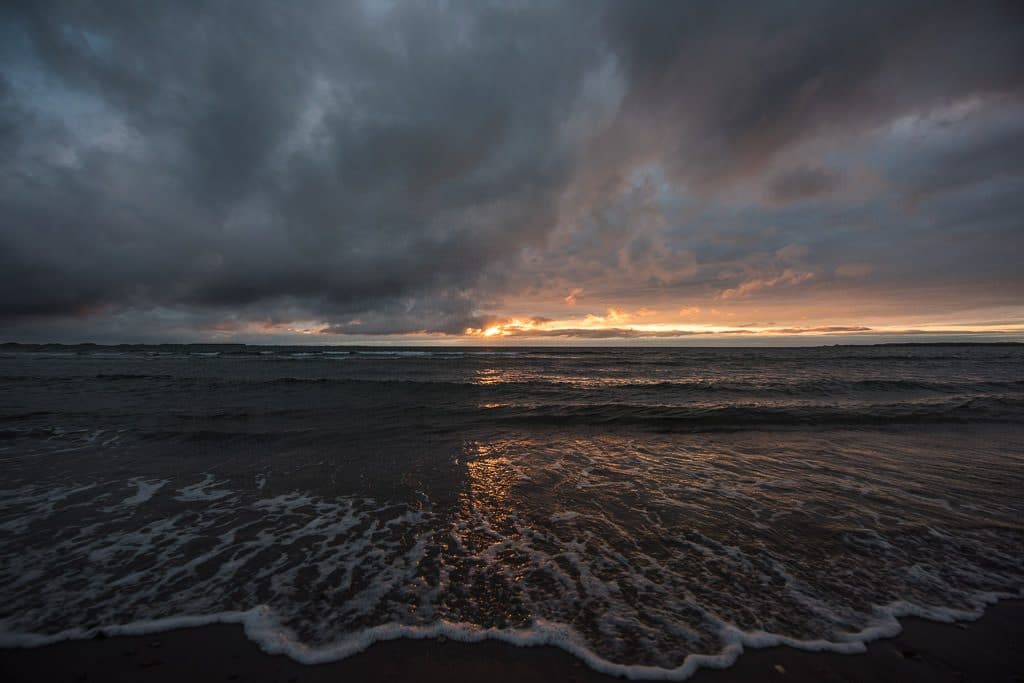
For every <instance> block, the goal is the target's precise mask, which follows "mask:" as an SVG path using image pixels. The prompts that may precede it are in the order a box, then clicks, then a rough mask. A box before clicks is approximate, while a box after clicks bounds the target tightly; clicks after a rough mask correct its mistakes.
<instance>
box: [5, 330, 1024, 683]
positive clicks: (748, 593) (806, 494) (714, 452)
mask: <svg viewBox="0 0 1024 683" xmlns="http://www.w3.org/2000/svg"><path fill="white" fill-rule="evenodd" d="M0 464H2V473H3V475H2V479H0V646H5V647H19V646H30V645H38V644H43V643H48V642H54V641H57V640H62V639H68V638H88V637H94V636H96V635H97V634H100V633H103V634H106V635H115V634H128V633H146V632H151V631H158V630H162V629H167V628H173V627H177V626H188V625H199V624H205V623H211V622H236V623H240V624H242V625H243V626H244V628H245V630H246V633H247V635H248V636H249V637H250V638H251V639H253V640H254V641H256V642H257V643H258V644H259V645H260V646H261V647H263V648H264V649H265V650H267V651H269V652H276V653H286V654H288V655H289V656H291V657H293V658H295V659H297V660H299V661H302V662H309V663H315V662H322V661H329V660H333V659H339V658H342V657H345V656H348V655H350V654H353V653H355V652H358V651H360V650H362V649H365V648H366V647H367V646H369V645H371V644H372V643H373V642H376V641H379V640H384V639H392V638H402V637H408V638H424V637H444V638H452V639H459V640H470V641H475V640H481V639H485V638H493V639H498V640H503V641H506V642H511V643H516V644H523V645H531V644H551V645H556V646H558V647H561V648H563V649H565V650H567V651H569V652H570V653H572V654H574V655H576V656H578V657H579V658H580V659H582V660H583V661H584V662H586V663H587V664H588V665H590V666H592V667H594V668H596V669H598V670H600V671H605V672H608V673H613V674H619V675H627V676H632V677H638V676H646V677H660V678H669V679H672V678H675V679H681V678H685V677H686V676H687V675H689V674H690V673H692V671H693V670H694V669H696V668H697V667H699V666H724V665H727V664H729V663H730V662H732V661H734V660H735V658H736V657H737V656H738V655H739V654H740V652H741V651H742V649H743V648H744V647H757V646H764V645H770V644H789V645H792V646H795V647H802V648H809V649H821V650H832V651H838V652H857V651H860V650H861V649H863V647H864V645H863V643H864V642H865V641H867V640H870V639H872V638H877V637H880V636H884V635H891V634H894V633H895V632H896V631H897V630H898V622H897V621H896V619H897V617H900V616H906V615H918V616H923V617H927V618H931V619H938V620H952V619H959V618H971V617H976V616H977V615H979V614H980V612H981V611H982V610H983V609H984V606H985V605H986V604H988V603H991V602H993V601H995V600H997V599H999V598H1002V597H1015V596H1021V595H1022V588H1024V347H1022V346H1013V345H1001V346H999V345H995V346H971V345H965V346H956V345H951V346H941V345H921V346H877V347H859V346H841V347H823V348H785V349H783V348H762V349H740V348H714V349H712V348H672V349H662V348H659V349H637V348H630V349H611V348H607V349H606V348H518V347H516V348H507V347H499V348H487V349H485V348H403V349H399V348H373V349H371V348H348V347H258V346H239V345H224V346H217V345H204V346H118V347H102V346H66V347H60V346H14V345H7V346H4V347H2V348H0Z"/></svg>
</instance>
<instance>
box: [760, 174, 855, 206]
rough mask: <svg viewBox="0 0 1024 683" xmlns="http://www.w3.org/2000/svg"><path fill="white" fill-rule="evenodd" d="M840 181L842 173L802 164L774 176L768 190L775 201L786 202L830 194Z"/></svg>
mask: <svg viewBox="0 0 1024 683" xmlns="http://www.w3.org/2000/svg"><path fill="white" fill-rule="evenodd" d="M840 181H841V177H840V175H839V174H838V173H835V172H834V171H829V170H828V169H823V168H810V167H807V166H801V167H799V168H794V169H791V170H787V171H783V172H781V173H779V174H778V175H776V176H775V177H773V178H772V179H771V182H770V184H769V186H768V191H769V195H770V196H771V198H772V199H773V200H774V201H776V202H780V203H783V204H785V203H789V202H793V201H800V200H806V199H814V198H816V197H822V196H825V195H828V194H830V193H831V192H832V191H833V190H835V189H836V188H837V187H838V186H839V183H840Z"/></svg>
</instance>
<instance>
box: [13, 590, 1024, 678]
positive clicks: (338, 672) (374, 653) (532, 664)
mask: <svg viewBox="0 0 1024 683" xmlns="http://www.w3.org/2000/svg"><path fill="white" fill-rule="evenodd" d="M902 623H903V626H904V629H903V632H902V633H901V634H900V635H898V636H896V637H895V638H890V639H885V640H879V641H876V642H874V643H871V644H870V645H869V646H868V651H867V653H865V654H859V655H836V654H829V653H818V652H803V651H800V650H795V649H792V648H786V647H775V648H766V649H762V650H747V651H746V652H745V653H744V654H743V655H742V656H741V657H740V660H739V661H738V662H737V663H736V664H735V665H734V666H732V667H730V668H728V669H725V670H719V671H716V670H708V669H704V670H700V671H698V672H697V674H696V675H695V676H693V677H692V678H691V679H690V680H691V681H695V682H696V683H732V682H735V681H793V682H804V681H806V682H807V683H811V682H819V681H865V682H866V681H958V682H959V681H1003V682H1017V683H1024V647H1021V645H1022V644H1024V601H1021V600H1013V601H1005V602H1001V603H999V604H997V605H994V606H991V607H990V608H989V609H988V611H987V612H986V613H985V616H984V617H982V618H981V619H979V620H978V621H974V622H962V623H957V624H940V623H936V622H930V621H925V620H921V619H906V620H903V622H902ZM0 680H3V681H6V682H7V683H16V682H21V681H25V682H28V681H32V682H33V683H34V682H35V681H58V682H59V681H76V682H81V681H133V682H134V681H139V680H147V681H167V682H169V683H170V682H173V683H182V682H195V681H233V680H237V681H260V682H262V681H266V682H268V683H269V682H273V681H280V682H281V683H298V682H308V683H317V682H321V681H322V682H324V683H326V682H328V681H330V682H331V683H337V682H338V681H370V680H374V681H425V682H432V681H437V682H439V683H440V682H442V681H487V682H488V683H503V682H506V681H507V682H510V683H511V682H513V681H515V682H517V683H518V682H521V681H530V682H531V683H539V682H542V681H576V682H579V683H584V682H588V681H593V682H595V683H596V682H601V681H603V682H605V683H607V682H608V681H614V680H621V679H616V678H612V677H609V676H605V675H602V674H600V673H597V672H595V671H593V670H591V669H589V668H587V667H586V666H584V665H583V664H582V663H580V662H579V661H578V660H577V659H576V658H574V657H572V656H571V655H569V654H567V653H565V652H563V651H561V650H559V649H557V648H551V647H542V648H518V647H514V646H511V645H505V644H502V643H497V642H484V643H475V644H465V643H457V642H452V641H448V642H439V641H436V640H428V641H409V640H401V641H392V642H385V643H378V644H377V645H374V646H373V647H371V648H370V649H369V650H367V651H366V652H363V653H361V654H358V655H356V656H354V657H351V658H349V659H346V660H343V661H340V662H333V663H329V664H321V665H316V666H306V665H302V664H298V663H297V662H295V661H293V660H291V659H289V658H287V657H283V656H271V655H267V654H265V653H263V652H262V651H261V650H260V649H259V648H258V647H257V646H256V645H255V644H254V643H252V642H251V641H249V640H247V639H246V638H245V635H244V634H243V632H242V628H241V627H240V626H233V625H214V626H206V627H201V628H191V629H181V630H177V631H168V632H165V633H159V634H153V635H148V636H132V637H116V638H99V639H93V640H87V641H70V642H63V643H58V644H55V645H50V646H46V647H41V648H32V649H8V650H0Z"/></svg>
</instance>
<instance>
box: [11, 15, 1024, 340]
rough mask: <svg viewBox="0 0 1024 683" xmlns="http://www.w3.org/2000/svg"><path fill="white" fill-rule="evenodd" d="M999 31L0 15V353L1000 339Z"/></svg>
mask: <svg viewBox="0 0 1024 683" xmlns="http://www.w3.org/2000/svg"><path fill="white" fill-rule="evenodd" d="M1022 255H1024V5H1021V3H1019V2H986V1H984V0H978V1H976V2H942V1H941V0H928V1H924V2H916V1H912V0H909V1H908V0H886V1H884V2H875V1H873V0H864V1H858V2H836V1H835V0H814V1H806V2H790V1H787V0H778V1H774V2H761V1H760V0H756V1H751V2H742V1H734V2H700V1H692V2H626V1H625V0H623V1H620V2H599V1H598V0H581V1H579V2H560V1H557V0H537V1H532V0H506V1H503V2H489V1H486V0H467V1H465V2H459V1H450V2H393V1H391V0H362V1H360V0H352V1H351V2H337V1H335V0H304V1H303V2H296V3H287V2H278V1H276V0H273V1H263V0H245V1H244V2H229V1H225V2H206V3H202V2H188V1H181V2H157V1H155V0H154V1H153V2H144V3H140V2H115V1H113V0H104V1H102V2H86V1H81V2H53V3H51V2H46V1H44V0H31V1H27V2H7V3H4V6H3V8H2V9H0V341H22V342H50V341H56V342H100V343H116V342H163V341H169V342H183V341H194V342H200V341H225V342H227V341H236V342H237V341H241V342H257V343H258V342H267V343H321V344H365V343H396V344H408V343H445V344H457V343H487V344H493V343H531V344H548V343H560V344H587V343H614V344H644V343H660V344H666V343H672V344H676V343H679V344H709V343H723V344H764V343H835V342H837V341H844V342H845V341H851V340H853V341H858V340H860V341H864V340H869V341H880V340H882V341H884V340H918V341H928V340H935V339H958V340H964V339H985V340H990V339H1024V267H1022V266H1021V261H1022Z"/></svg>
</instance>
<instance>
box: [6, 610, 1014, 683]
mask: <svg viewBox="0 0 1024 683" xmlns="http://www.w3.org/2000/svg"><path fill="white" fill-rule="evenodd" d="M1019 599H1024V590H1022V591H1021V592H1019V593H1016V594H1014V593H983V594H979V595H976V596H975V600H974V602H975V607H974V608H972V609H955V608H948V607H935V606H923V605H917V604H914V603H910V602H906V601H902V600H901V601H896V602H892V603H889V604H888V605H884V606H880V607H876V609H875V615H876V620H875V622H874V623H872V624H870V625H869V626H867V627H865V628H863V629H861V630H860V631H856V632H850V633H842V634H840V635H839V638H838V639H837V640H834V641H833V640H825V639H817V640H801V639H798V638H792V637H790V636H784V635H780V634H776V633H768V632H764V631H743V630H741V629H739V628H737V627H735V626H733V625H732V624H728V623H726V622H721V627H720V633H719V635H720V637H721V638H722V642H723V643H724V647H723V649H722V651H721V652H719V653H717V654H691V655H687V656H686V658H685V659H684V660H683V663H682V664H680V665H679V666H678V667H675V668H671V669H669V668H662V667H656V666H647V665H638V664H618V663H616V662H612V661H609V660H607V659H605V658H603V657H601V656H600V655H599V654H597V653H596V652H594V651H593V650H590V649H589V648H587V647H586V646H585V645H584V644H583V642H584V641H583V639H582V638H581V637H580V636H579V635H578V634H577V633H576V631H575V630H574V629H572V627H570V626H568V625H565V624H558V623H553V622H548V621H545V620H536V621H535V622H533V624H532V626H531V627H530V628H527V629H491V628H489V629H483V628H480V627H478V626H475V625H473V624H467V623H456V622H445V621H442V622H436V623H433V624H429V625H426V626H410V625H403V624H382V625H380V626H374V627H372V628H369V629H365V630H363V631H361V632H359V633H356V634H353V635H351V636H349V637H347V638H346V639H345V640H343V641H339V642H337V643H334V644H331V645H327V646H323V647H316V648H314V647H310V646H308V645H305V644H304V643H302V642H301V641H300V640H299V639H298V638H297V637H296V636H295V634H294V633H292V632H291V631H290V630H289V629H287V628H286V627H283V626H281V625H280V624H279V623H278V622H277V621H276V619H275V618H274V615H273V610H271V609H270V608H269V607H268V606H266V605H259V606H257V607H254V608H252V609H249V610H245V611H234V612H220V613H217V614H210V615H182V616H175V617H167V618H163V619H154V620H146V621H137V622H132V623H128V624H117V625H111V626H98V627H93V628H73V629H67V630H65V631H61V632H59V633H55V634H50V635H44V634H37V633H19V632H10V631H6V630H3V624H0V648H34V647H42V646H46V645H52V644H54V643H58V642H61V641H66V640H86V639H91V638H95V637H97V636H105V637H116V636H140V635H149V634H154V633H161V632H166V631H173V630H178V629H186V628H196V627H201V626H210V625H213V624H238V625H241V626H242V627H243V630H244V633H245V635H246V637H247V638H248V639H249V640H251V641H253V643H255V644H256V645H257V646H258V647H259V648H260V649H261V650H262V651H263V652H265V653H267V654H270V655H285V656H287V657H290V658H291V659H293V660H295V661H297V662H299V663H300V664H324V663H328V662H334V661H340V660H343V659H346V658H348V657H351V656H353V655H355V654H358V653H360V652H363V651H365V650H367V649H369V648H370V647H371V646H372V645H374V644H376V643H379V642H385V641H391V640H400V639H408V640H425V639H432V638H441V637H444V638H447V639H450V640H453V641H457V642H462V643H477V642H482V641H485V640H495V641H499V642H502V643H506V644H508V645H514V646H516V647H538V646H550V647H557V648H559V649H561V650H563V651H565V652H567V653H569V654H571V655H573V656H574V657H576V658H577V659H579V660H580V661H581V662H583V663H584V664H586V665H587V666H589V667H590V668H591V669H593V670H595V671H597V672H600V673H604V674H608V675H610V676H618V677H621V678H626V679H630V680H662V681H684V680H686V679H688V678H690V677H691V676H692V675H693V674H694V673H696V672H697V671H698V670H699V669H702V668H708V669H725V668H728V667H730V666H732V665H733V664H735V663H736V661H737V660H738V659H739V657H740V655H742V654H743V652H744V650H745V649H746V648H750V649H760V648H766V647H777V646H786V647H791V648H794V649H798V650H805V651H812V652H833V653H836V654H858V653H862V652H865V651H866V650H867V643H869V642H871V641H874V640H879V639H883V638H891V637H894V636H896V635H898V634H899V633H900V632H901V631H902V630H903V626H902V624H901V622H900V619H904V618H907V617H917V618H923V619H928V620H930V621H936V622H941V623H954V622H959V621H975V620H977V619H979V618H981V617H982V616H983V615H984V613H985V608H986V607H987V606H989V605H993V604H995V603H997V602H999V601H1000V600H1019Z"/></svg>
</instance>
